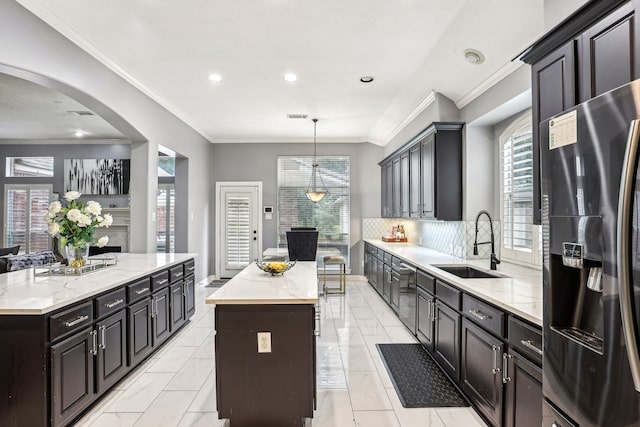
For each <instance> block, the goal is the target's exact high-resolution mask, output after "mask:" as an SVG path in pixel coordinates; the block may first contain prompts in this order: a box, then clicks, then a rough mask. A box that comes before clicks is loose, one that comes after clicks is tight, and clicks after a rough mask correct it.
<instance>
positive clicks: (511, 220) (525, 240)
mask: <svg viewBox="0 0 640 427" xmlns="http://www.w3.org/2000/svg"><path fill="white" fill-rule="evenodd" d="M502 158H503V164H502V186H503V212H502V214H503V216H502V218H503V240H504V243H503V244H504V247H505V248H509V249H520V250H527V251H531V250H532V248H533V138H532V133H531V128H530V127H525V128H521V129H519V130H517V131H516V132H514V133H513V135H511V137H510V138H509V139H507V140H506V141H505V143H504V144H503V147H502Z"/></svg>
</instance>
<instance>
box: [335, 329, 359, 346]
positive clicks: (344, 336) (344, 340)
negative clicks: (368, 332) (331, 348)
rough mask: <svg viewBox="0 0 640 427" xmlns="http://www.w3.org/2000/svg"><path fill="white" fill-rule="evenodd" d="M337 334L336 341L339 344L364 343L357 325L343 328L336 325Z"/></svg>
mask: <svg viewBox="0 0 640 427" xmlns="http://www.w3.org/2000/svg"><path fill="white" fill-rule="evenodd" d="M336 333H337V334H338V343H339V344H340V345H364V344H365V341H364V338H363V335H362V332H360V328H359V327H358V326H349V327H345V328H340V327H336Z"/></svg>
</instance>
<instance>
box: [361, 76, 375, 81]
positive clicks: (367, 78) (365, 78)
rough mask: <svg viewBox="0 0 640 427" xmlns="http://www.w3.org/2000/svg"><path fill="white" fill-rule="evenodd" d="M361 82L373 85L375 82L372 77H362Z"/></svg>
mask: <svg viewBox="0 0 640 427" xmlns="http://www.w3.org/2000/svg"><path fill="white" fill-rule="evenodd" d="M360 81H361V82H362V83H371V82H372V81H373V77H371V76H362V77H360Z"/></svg>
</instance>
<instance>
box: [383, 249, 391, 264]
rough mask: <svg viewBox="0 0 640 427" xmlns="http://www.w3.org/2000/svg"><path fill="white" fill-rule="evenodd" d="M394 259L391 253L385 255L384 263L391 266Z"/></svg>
mask: <svg viewBox="0 0 640 427" xmlns="http://www.w3.org/2000/svg"><path fill="white" fill-rule="evenodd" d="M392 259H393V256H392V255H391V254H389V253H386V252H385V253H384V263H385V264H389V265H391V260H392Z"/></svg>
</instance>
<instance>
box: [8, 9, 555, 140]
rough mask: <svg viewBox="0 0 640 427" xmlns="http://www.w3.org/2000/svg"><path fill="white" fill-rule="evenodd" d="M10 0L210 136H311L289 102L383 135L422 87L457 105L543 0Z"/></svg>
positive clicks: (326, 120) (524, 42)
mask: <svg viewBox="0 0 640 427" xmlns="http://www.w3.org/2000/svg"><path fill="white" fill-rule="evenodd" d="M18 2H19V3H21V4H22V5H24V6H25V7H26V8H27V9H29V10H31V11H32V12H33V13H35V14H36V15H38V16H39V17H40V18H42V19H43V20H44V21H45V22H48V23H49V24H50V25H51V26H53V27H54V28H55V29H57V30H58V31H60V32H61V33H62V34H64V35H65V36H67V37H68V38H70V39H71V40H72V41H74V42H75V43H76V44H78V45H79V46H81V47H82V48H84V49H85V50H87V51H88V52H89V53H90V54H92V55H94V56H95V57H96V58H98V59H99V60H100V61H102V62H103V63H104V64H106V65H107V66H109V67H110V68H112V69H113V70H114V71H116V72H117V73H119V74H120V75H121V76H123V77H124V78H125V79H127V80H128V81H129V82H131V83H132V84H134V85H135V86H137V87H138V88H139V89H141V90H142V91H144V92H145V93H146V94H148V95H149V96H151V97H152V98H153V99H155V100H156V101H158V102H159V103H160V104H162V105H163V106H165V107H166V108H167V109H169V110H170V111H172V112H173V113H174V114H175V115H177V116H178V117H180V118H181V119H182V120H184V121H185V122H186V123H187V124H189V125H190V126H191V127H193V128H194V129H196V130H197V131H198V132H200V133H201V134H202V135H203V136H204V137H206V138H207V139H208V140H209V141H211V142H289V141H296V142H298V141H309V140H310V139H311V138H310V137H311V136H312V135H313V125H312V123H311V121H310V120H300V119H288V118H287V114H290V113H293V114H307V115H308V118H309V119H310V118H312V117H317V118H318V119H319V121H318V141H319V142H324V141H336V142H362V141H367V142H372V143H375V144H380V145H384V144H386V143H388V142H389V141H390V140H391V139H392V138H393V136H394V135H396V134H397V133H398V132H399V131H400V130H401V129H402V127H403V126H404V124H406V122H407V120H408V118H411V117H413V116H415V114H416V113H417V112H419V111H420V109H421V108H424V106H425V100H427V99H429V98H430V95H431V94H432V92H433V91H435V92H440V93H442V94H443V95H445V96H446V97H448V98H450V99H451V100H453V101H455V102H456V103H457V105H458V107H462V106H463V105H465V104H466V103H467V102H469V100H470V99H473V96H474V95H475V94H477V93H479V92H481V90H480V91H479V90H478V89H479V88H484V87H488V85H487V82H490V81H492V79H494V78H495V76H496V75H499V74H500V73H504V71H505V70H508V69H510V68H509V67H513V65H510V61H511V59H512V58H513V57H514V56H515V55H517V54H518V53H519V52H520V51H522V50H523V49H524V48H526V47H527V46H528V45H529V44H531V42H533V41H534V40H535V39H536V38H537V37H539V36H540V35H541V34H542V32H543V27H544V25H543V0H395V1H389V0H347V1H345V0H322V1H317V0H315V1H314V0H297V1H293V0H242V1H228V0H227V1H223V0H185V1H168V0H153V1H152V0H110V1H98V0H18ZM470 48H471V49H477V50H479V51H480V52H482V53H483V54H484V57H485V61H484V62H483V63H482V64H480V65H473V64H470V63H468V62H466V60H465V58H464V51H465V49H470ZM289 72H293V73H295V74H297V76H298V80H297V81H296V82H287V81H285V80H284V79H283V76H284V74H285V73H289ZM210 73H218V74H220V75H221V76H222V78H223V80H222V82H220V83H214V82H211V81H209V80H208V79H207V76H208V75H209V74H210ZM362 76H373V77H374V79H375V80H374V81H373V82H372V83H368V84H365V83H361V82H360V77H362ZM0 84H2V81H0ZM50 95H51V94H50ZM3 97H4V93H2V95H1V96H0V98H3ZM1 105H4V101H3V100H2V99H0V106H1ZM64 108H67V107H64ZM68 108H71V107H70V106H69V107H68ZM74 108H76V107H74ZM0 114H2V111H0ZM425 125H426V124H425ZM61 126H63V125H61ZM64 126H66V127H68V126H67V125H64ZM100 132H107V133H108V130H107V129H104V128H103V129H102V130H100ZM5 136H6V135H2V134H0V138H4V137H5ZM36 136H37V135H36Z"/></svg>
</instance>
